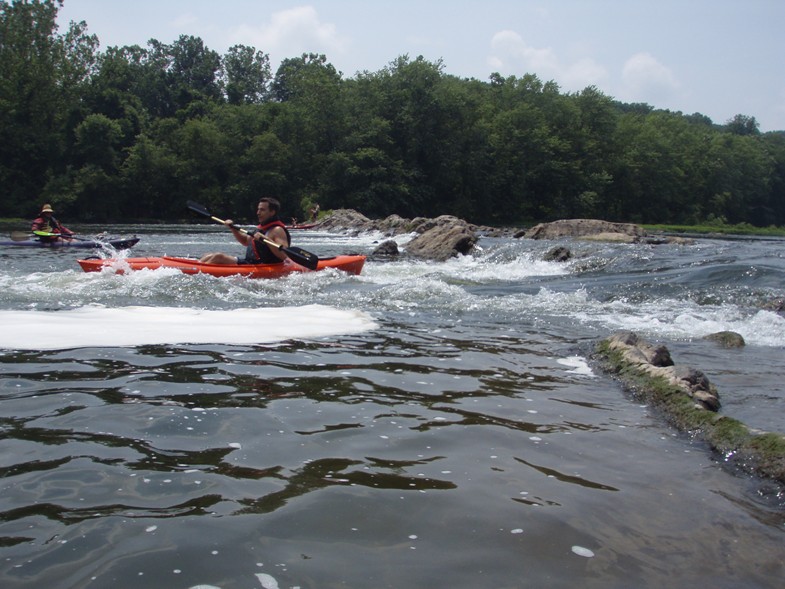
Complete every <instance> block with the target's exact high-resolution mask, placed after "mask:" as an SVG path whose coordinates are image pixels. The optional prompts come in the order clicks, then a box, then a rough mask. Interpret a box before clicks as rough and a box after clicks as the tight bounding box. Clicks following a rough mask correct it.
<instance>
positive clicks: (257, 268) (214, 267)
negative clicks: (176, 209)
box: [77, 255, 365, 278]
mask: <svg viewBox="0 0 785 589" xmlns="http://www.w3.org/2000/svg"><path fill="white" fill-rule="evenodd" d="M77 262H78V263H79V265H80V266H81V267H82V270H84V271H85V272H100V271H101V270H103V269H109V270H112V271H114V272H115V273H116V274H125V273H126V272H128V271H129V270H130V271H134V270H145V269H147V270H157V269H158V268H174V269H176V270H179V271H180V272H182V273H183V274H210V275H211V276H245V277H247V278H280V277H281V276H286V275H287V274H292V273H294V272H312V270H309V269H308V268H304V267H302V266H300V265H299V264H295V263H294V262H288V261H287V262H284V263H283V264H202V263H201V262H200V261H199V260H194V259H191V258H174V257H171V256H162V257H160V258H125V259H123V258H107V259H99V258H88V259H85V260H77ZM364 264H365V256H360V255H351V256H335V257H332V258H321V259H320V260H319V264H318V266H317V267H316V270H315V271H319V270H326V269H327V268H335V269H336V270H341V271H343V272H348V273H349V274H359V273H360V272H361V271H362V269H363V265H364Z"/></svg>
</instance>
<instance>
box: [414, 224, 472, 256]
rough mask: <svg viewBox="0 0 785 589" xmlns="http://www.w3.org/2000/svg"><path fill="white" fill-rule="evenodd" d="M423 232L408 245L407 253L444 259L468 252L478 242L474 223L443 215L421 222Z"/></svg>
mask: <svg viewBox="0 0 785 589" xmlns="http://www.w3.org/2000/svg"><path fill="white" fill-rule="evenodd" d="M418 230H421V231H422V232H421V233H420V234H419V235H418V236H417V237H415V238H414V239H412V240H411V241H410V242H409V243H408V244H407V245H406V253H407V254H409V255H411V256H415V257H417V258H426V259H429V260H437V261H444V260H447V259H449V258H452V257H454V256H457V255H458V254H468V253H469V252H470V251H471V250H472V249H473V248H474V244H476V243H477V232H476V227H475V226H474V225H470V224H469V223H467V222H466V221H464V220H462V219H459V218H458V217H453V216H452V215H442V216H441V217H437V218H436V219H432V220H430V221H429V222H424V223H422V224H420V226H419V228H418Z"/></svg>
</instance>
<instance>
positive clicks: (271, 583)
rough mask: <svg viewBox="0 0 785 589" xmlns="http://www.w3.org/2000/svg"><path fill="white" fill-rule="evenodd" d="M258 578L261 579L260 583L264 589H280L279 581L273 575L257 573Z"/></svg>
mask: <svg viewBox="0 0 785 589" xmlns="http://www.w3.org/2000/svg"><path fill="white" fill-rule="evenodd" d="M256 578H257V579H259V583H261V585H262V587H264V589H278V581H276V580H275V577H273V576H272V575H268V574H267V573H256Z"/></svg>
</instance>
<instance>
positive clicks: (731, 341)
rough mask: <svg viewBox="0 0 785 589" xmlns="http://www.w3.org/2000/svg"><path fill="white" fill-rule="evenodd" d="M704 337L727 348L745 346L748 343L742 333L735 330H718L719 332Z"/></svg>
mask: <svg viewBox="0 0 785 589" xmlns="http://www.w3.org/2000/svg"><path fill="white" fill-rule="evenodd" d="M704 339H707V340H710V341H713V342H717V343H718V344H719V345H721V346H723V347H725V348H743V347H744V346H745V345H746V342H745V341H744V338H743V337H742V335H741V334H739V333H736V332H735V331H718V332H717V333H710V334H709V335H707V336H706V337H705V338H704Z"/></svg>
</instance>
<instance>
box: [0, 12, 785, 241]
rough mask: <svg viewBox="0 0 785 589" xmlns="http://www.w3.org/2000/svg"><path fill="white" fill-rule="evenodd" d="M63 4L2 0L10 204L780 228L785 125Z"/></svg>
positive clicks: (95, 210) (160, 214)
mask: <svg viewBox="0 0 785 589" xmlns="http://www.w3.org/2000/svg"><path fill="white" fill-rule="evenodd" d="M60 5H61V2H60V1H59V0H28V1H21V0H16V1H13V2H7V1H3V0H0V191H2V195H1V197H0V216H6V217H9V216H15V217H22V218H27V217H29V216H30V215H32V214H34V213H35V212H37V207H38V205H40V204H41V203H43V202H52V203H54V204H56V205H57V207H58V209H59V210H60V211H61V212H62V215H63V217H64V218H66V219H68V218H70V219H74V220H84V221H95V222H99V221H120V220H145V219H169V220H177V219H182V218H183V217H184V215H186V214H187V212H186V211H185V201H186V200H187V199H189V198H193V199H196V200H200V201H203V202H206V203H209V204H210V206H211V208H213V209H214V210H216V211H220V212H221V214H222V215H225V216H230V215H231V216H236V217H238V219H239V218H245V217H247V216H251V217H252V216H253V215H252V213H253V204H254V202H255V200H256V199H257V198H258V197H259V196H261V195H263V194H268V195H276V196H278V197H280V198H281V200H282V202H283V203H284V206H285V207H286V210H284V211H283V213H284V215H286V216H296V217H299V218H301V219H302V218H304V217H305V216H306V215H307V211H306V209H305V208H307V206H309V205H310V204H311V203H314V202H318V203H319V204H320V205H321V207H322V209H323V210H327V209H334V208H354V209H357V210H359V211H360V212H362V213H364V214H365V215H367V216H370V217H383V216H386V215H389V214H392V213H396V214H399V215H401V216H404V217H416V216H429V217H432V216H437V215H441V214H453V215H457V216H460V217H463V218H465V219H468V220H470V221H472V222H475V223H483V224H495V225H520V224H528V223H532V222H540V221H550V220H554V219H557V218H570V217H587V218H602V219H606V220H609V221H626V222H638V223H657V224H690V225H694V224H698V223H707V224H712V225H728V224H731V225H737V224H741V223H747V224H751V225H754V226H783V225H785V133H766V134H761V133H760V131H759V129H758V123H757V121H756V120H755V118H754V117H751V116H745V115H737V116H736V117H734V118H733V119H732V120H730V121H728V122H727V123H726V124H724V125H714V124H713V123H712V122H711V120H710V119H708V117H705V116H704V115H701V114H700V113H694V114H692V115H686V116H685V115H683V114H682V113H673V112H668V111H663V110H657V109H656V108H655V107H653V106H650V105H647V104H623V103H620V102H617V101H614V100H613V99H612V98H610V97H608V96H605V95H604V94H603V93H602V92H600V91H599V90H598V89H597V88H595V87H588V88H586V89H584V90H583V91H581V92H577V93H562V92H560V90H559V87H558V86H557V85H556V84H555V83H554V82H543V81H541V80H540V79H539V78H538V77H537V76H536V75H534V74H525V75H523V76H522V77H520V78H518V77H515V76H510V77H508V78H503V77H502V76H500V75H499V74H496V73H493V74H491V75H490V76H489V80H488V81H487V82H483V81H479V80H474V79H469V80H467V79H460V78H456V77H454V76H450V75H448V74H446V73H445V72H444V66H443V64H442V63H441V61H438V62H436V63H432V62H429V61H427V60H425V59H424V58H422V57H417V58H416V59H410V58H409V56H407V55H404V56H400V57H398V58H396V59H395V60H393V61H392V62H391V63H389V64H388V65H387V66H386V67H384V68H382V69H381V70H379V71H378V72H362V73H359V74H356V75H355V76H354V77H352V78H344V77H343V74H342V73H341V72H338V71H337V70H336V69H335V68H334V67H333V66H332V65H331V64H330V63H329V61H328V60H327V57H326V56H324V55H318V54H303V55H301V56H299V57H293V58H287V59H284V60H283V61H282V63H281V65H280V66H279V68H278V70H277V71H276V72H275V74H274V75H273V74H272V72H271V68H270V62H269V57H268V56H267V55H266V54H265V53H263V52H262V51H259V50H257V49H255V48H253V47H247V46H243V45H237V46H234V47H231V48H230V49H229V51H228V52H227V54H226V55H224V56H220V55H218V54H217V53H216V52H214V51H212V50H210V49H209V48H207V47H205V46H204V44H203V42H202V40H201V39H199V38H196V37H192V36H187V35H182V36H180V37H179V38H178V39H177V40H176V41H174V42H173V43H171V44H166V43H162V42H160V41H157V40H155V39H152V40H150V41H149V42H148V44H147V46H146V47H139V46H131V47H109V48H107V49H106V50H105V51H104V52H102V53H98V52H97V46H98V45H97V42H98V40H97V39H96V38H95V37H94V36H90V35H87V33H86V30H87V26H86V24H85V23H79V24H72V25H71V26H70V27H69V30H68V31H66V32H65V33H64V34H60V33H59V32H58V31H57V28H56V26H55V18H56V15H57V10H58V8H59V6H60Z"/></svg>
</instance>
